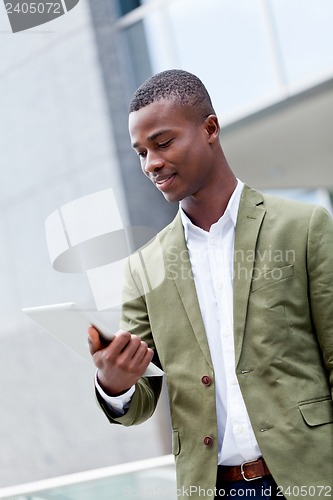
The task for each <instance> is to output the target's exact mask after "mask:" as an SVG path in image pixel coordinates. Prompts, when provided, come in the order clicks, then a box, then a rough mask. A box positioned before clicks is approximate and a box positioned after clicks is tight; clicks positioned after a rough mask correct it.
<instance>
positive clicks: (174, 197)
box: [163, 193, 183, 203]
mask: <svg viewBox="0 0 333 500" xmlns="http://www.w3.org/2000/svg"><path fill="white" fill-rule="evenodd" d="M163 196H164V198H165V199H166V201H168V202H169V203H177V202H178V203H179V202H180V201H181V200H182V199H183V198H182V197H180V196H177V195H176V193H163Z"/></svg>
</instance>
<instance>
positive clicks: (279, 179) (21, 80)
mask: <svg viewBox="0 0 333 500" xmlns="http://www.w3.org/2000/svg"><path fill="white" fill-rule="evenodd" d="M1 9H3V7H1V6H0V37H1V41H2V42H3V43H1V44H0V60H1V74H0V85H1V97H0V100H1V116H0V131H1V133H0V150H1V157H2V161H1V167H0V207H1V219H0V242H1V244H0V256H1V258H0V270H1V273H0V275H1V286H0V297H1V300H0V314H1V328H0V345H1V349H0V361H1V362H0V373H1V378H0V390H1V399H2V405H1V426H0V443H1V453H0V487H1V486H7V485H11V484H15V483H22V482H27V481H35V480H38V479H42V478H46V477H52V476H57V475H63V474H68V473H73V472H78V471H82V470H88V469H92V468H97V467H102V466H106V465H113V464H117V463H122V462H126V461H133V460H138V459H141V458H148V457H154V456H158V455H162V454H165V453H169V451H170V445H169V444H168V443H169V423H168V417H167V409H166V407H167V403H166V400H165V397H164V398H162V400H161V405H160V408H159V411H158V412H157V414H156V416H154V417H153V418H152V419H151V421H150V422H147V423H146V424H143V425H141V426H139V427H136V428H131V429H123V428H120V426H119V427H118V426H110V425H109V424H108V423H107V421H106V419H105V417H104V416H103V415H102V413H101V412H100V411H99V409H98V408H97V405H96V403H95V401H94V389H93V376H94V369H93V368H92V367H90V366H89V365H87V364H86V363H85V362H84V361H83V360H81V359H80V358H78V357H77V356H76V355H75V354H73V353H71V352H70V351H68V350H67V349H66V348H65V347H63V346H62V345H61V344H59V343H58V342H57V341H56V340H53V339H52V338H51V337H50V336H48V335H46V334H45V332H44V331H42V329H39V328H37V327H36V326H35V325H33V324H31V322H29V320H28V319H26V318H25V317H24V316H23V314H22V313H21V308H22V307H27V306H33V305H38V304H46V303H55V302H66V301H76V302H78V303H81V304H83V305H87V306H89V307H90V306H93V298H92V296H91V291H90V289H89V285H88V282H87V280H86V278H85V276H84V275H73V274H70V275H65V274H61V273H56V272H55V271H54V270H53V269H52V268H51V265H50V261H49V258H48V252H47V248H46V242H45V236H44V221H45V219H46V217H47V216H48V215H49V214H50V213H51V212H52V211H54V210H55V209H56V208H58V207H60V206H61V205H63V204H64V203H67V202H70V201H72V200H74V199H76V198H78V197H80V196H84V195H87V194H89V193H93V192H96V191H99V190H102V189H105V188H108V187H113V189H114V191H115V193H116V197H117V201H118V203H119V206H120V208H121V212H122V215H123V217H124V221H125V223H126V224H128V225H131V226H147V227H150V228H152V229H153V230H155V231H157V230H158V229H159V228H161V227H163V226H164V225H165V224H166V223H168V222H169V221H170V220H171V218H172V217H173V215H174V213H175V212H176V210H177V207H176V206H173V205H169V204H167V203H166V202H165V201H164V199H163V197H162V196H161V194H160V193H158V192H157V190H156V189H155V188H154V187H153V186H152V185H151V183H150V182H149V181H148V180H147V179H145V178H144V176H143V175H142V173H141V171H140V168H139V165H138V161H137V157H136V155H135V154H134V153H133V152H132V150H131V147H130V143H129V138H128V132H127V108H128V102H129V99H130V97H131V95H132V93H133V91H134V90H135V88H136V87H137V86H138V85H139V84H140V83H142V82H143V81H144V80H145V79H146V78H148V77H149V76H150V75H151V74H153V73H156V72H158V71H162V70H164V69H169V68H182V69H185V70H188V71H191V72H193V73H195V74H197V75H198V76H199V77H200V78H201V79H202V80H203V82H204V83H205V84H206V86H207V88H208V90H209V92H210V94H211V96H212V99H213V103H214V104H215V107H216V111H217V114H218V115H219V117H220V121H221V125H222V131H221V141H222V144H223V146H224V149H225V152H226V155H227V157H228V159H229V162H230V164H231V166H232V167H233V169H234V171H235V173H236V174H237V176H238V177H240V178H241V179H242V180H243V181H245V182H247V183H248V184H250V185H251V186H253V187H255V188H261V189H284V190H286V189H288V188H294V189H296V188H300V189H301V191H294V195H295V196H296V197H297V196H302V197H308V198H309V199H312V198H313V199H314V200H317V201H318V200H319V201H322V202H323V203H325V204H326V205H328V203H329V196H330V192H332V190H333V165H332V163H333V141H332V130H333V113H332V109H333V85H332V83H333V59H332V48H333V32H332V29H331V26H332V24H333V4H332V2H331V1H330V0H317V1H316V2H313V1H311V0H253V1H251V2H248V0H236V1H235V0H206V1H205V2H203V1H202V0H142V1H139V0H127V1H126V0H98V1H96V0H81V1H80V2H79V4H78V6H77V7H76V8H75V9H73V10H72V11H71V12H69V13H68V14H67V15H65V16H63V17H61V18H59V19H57V20H55V21H53V22H52V23H50V24H48V25H44V26H41V27H39V28H36V29H34V30H29V31H28V32H26V33H24V32H22V33H17V34H15V35H13V34H12V33H10V31H9V24H8V20H7V18H6V15H5V12H4V10H1ZM312 190H316V191H312ZM318 190H319V191H318ZM311 193H313V196H312V194H311ZM287 195H288V193H287Z"/></svg>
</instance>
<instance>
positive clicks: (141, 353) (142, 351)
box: [127, 341, 154, 374]
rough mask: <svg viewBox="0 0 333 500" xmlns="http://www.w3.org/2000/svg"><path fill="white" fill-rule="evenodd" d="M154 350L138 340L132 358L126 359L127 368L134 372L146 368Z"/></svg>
mask: <svg viewBox="0 0 333 500" xmlns="http://www.w3.org/2000/svg"><path fill="white" fill-rule="evenodd" d="M153 355H154V352H153V350H152V349H149V347H148V346H147V344H146V343H145V342H142V341H140V345H139V347H138V349H137V350H136V351H135V353H134V354H133V356H132V358H131V359H129V360H128V361H127V365H128V368H129V369H130V370H132V371H135V372H141V373H140V374H142V372H143V371H145V369H146V368H147V366H148V365H149V363H150V361H151V360H152V358H153Z"/></svg>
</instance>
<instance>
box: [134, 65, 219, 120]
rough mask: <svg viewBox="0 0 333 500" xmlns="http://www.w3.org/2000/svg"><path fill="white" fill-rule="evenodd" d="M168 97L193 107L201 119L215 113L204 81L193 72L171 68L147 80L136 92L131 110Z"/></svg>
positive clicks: (178, 103)
mask: <svg viewBox="0 0 333 500" xmlns="http://www.w3.org/2000/svg"><path fill="white" fill-rule="evenodd" d="M160 99H168V100H170V101H172V102H173V103H174V104H176V105H178V106H187V107H191V109H192V110H193V111H194V113H195V115H197V117H198V118H199V119H204V118H206V117H207V116H209V115H211V114H215V111H214V108H213V105H212V101H211V98H210V96H209V94H208V92H207V89H206V87H205V86H204V84H203V83H202V81H201V80H200V79H199V78H198V77H197V76H195V75H193V74H192V73H188V72H187V71H183V70H180V69H170V70H167V71H162V72H161V73H157V74H156V75H153V76H152V77H151V78H149V79H148V80H147V81H145V82H144V83H143V84H142V85H141V86H140V87H139V88H138V89H137V90H136V92H135V93H134V95H133V97H132V100H131V102H130V106H129V112H130V113H132V112H133V111H139V109H141V108H144V107H145V106H148V104H152V103H153V102H156V101H159V100H160Z"/></svg>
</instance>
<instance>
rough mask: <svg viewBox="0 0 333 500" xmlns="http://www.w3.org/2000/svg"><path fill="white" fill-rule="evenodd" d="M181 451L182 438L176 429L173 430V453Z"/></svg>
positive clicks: (177, 453) (176, 453)
mask: <svg viewBox="0 0 333 500" xmlns="http://www.w3.org/2000/svg"><path fill="white" fill-rule="evenodd" d="M179 452H180V440H179V432H178V431H176V430H173V431H172V453H173V454H174V455H175V456H177V455H179Z"/></svg>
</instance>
